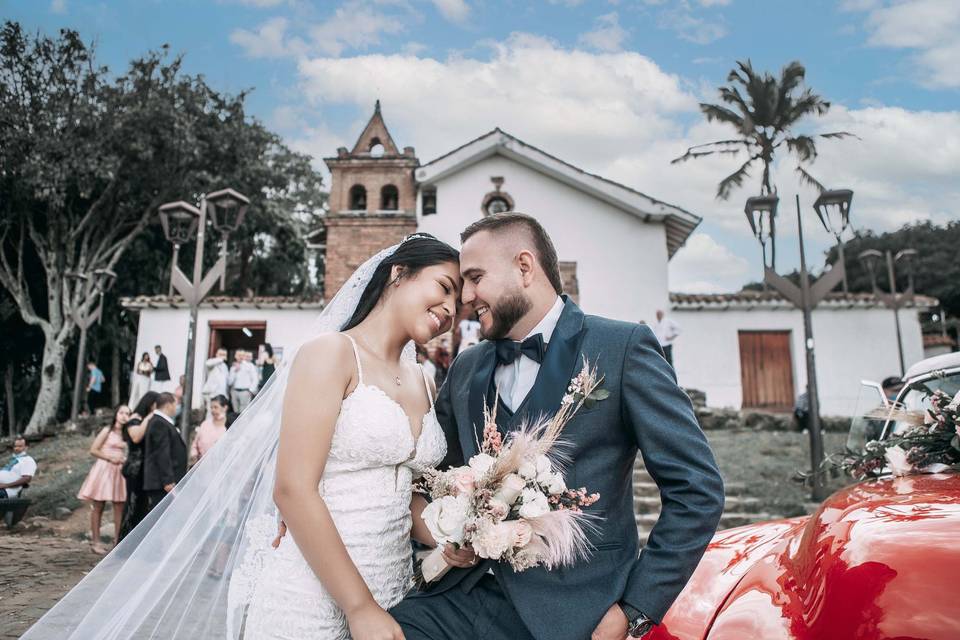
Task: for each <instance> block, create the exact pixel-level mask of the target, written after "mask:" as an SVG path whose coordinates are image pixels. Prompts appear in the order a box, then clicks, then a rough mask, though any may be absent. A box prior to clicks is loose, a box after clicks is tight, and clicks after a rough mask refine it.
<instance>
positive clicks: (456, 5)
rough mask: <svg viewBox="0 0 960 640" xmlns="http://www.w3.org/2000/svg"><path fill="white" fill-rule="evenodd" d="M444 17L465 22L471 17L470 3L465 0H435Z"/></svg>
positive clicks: (455, 21) (457, 21)
mask: <svg viewBox="0 0 960 640" xmlns="http://www.w3.org/2000/svg"><path fill="white" fill-rule="evenodd" d="M433 4H434V6H436V7H437V10H438V11H439V12H440V13H441V14H443V17H444V18H446V19H447V20H449V21H450V22H454V23H456V24H464V23H465V22H466V21H467V18H469V17H470V5H468V4H467V3H466V1H465V0H433Z"/></svg>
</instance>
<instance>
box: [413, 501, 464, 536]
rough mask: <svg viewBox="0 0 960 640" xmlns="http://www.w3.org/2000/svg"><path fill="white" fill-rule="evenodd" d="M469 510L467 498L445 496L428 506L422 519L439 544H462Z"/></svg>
mask: <svg viewBox="0 0 960 640" xmlns="http://www.w3.org/2000/svg"><path fill="white" fill-rule="evenodd" d="M469 510H470V499H469V498H468V497H467V496H464V495H460V496H444V497H443V498H440V499H439V500H434V501H433V502H431V503H430V504H428V505H427V506H426V508H424V510H423V513H422V515H421V516H420V517H421V518H423V521H424V523H426V525H427V529H429V530H430V535H432V536H433V539H434V540H436V541H437V544H448V543H454V544H462V543H463V527H464V525H465V524H466V522H467V514H468V512H469Z"/></svg>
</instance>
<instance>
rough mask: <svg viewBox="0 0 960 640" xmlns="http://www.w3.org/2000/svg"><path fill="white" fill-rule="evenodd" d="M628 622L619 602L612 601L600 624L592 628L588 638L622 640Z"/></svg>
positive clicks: (625, 633)
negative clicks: (612, 603)
mask: <svg viewBox="0 0 960 640" xmlns="http://www.w3.org/2000/svg"><path fill="white" fill-rule="evenodd" d="M629 627H630V623H629V621H628V620H627V616H626V615H624V613H623V609H621V608H620V605H619V604H616V603H614V605H613V606H612V607H610V608H609V609H607V612H606V613H605V614H603V618H601V620H600V624H598V625H597V628H596V629H594V630H593V634H592V635H591V636H590V640H624V638H626V637H627V630H628V628H629Z"/></svg>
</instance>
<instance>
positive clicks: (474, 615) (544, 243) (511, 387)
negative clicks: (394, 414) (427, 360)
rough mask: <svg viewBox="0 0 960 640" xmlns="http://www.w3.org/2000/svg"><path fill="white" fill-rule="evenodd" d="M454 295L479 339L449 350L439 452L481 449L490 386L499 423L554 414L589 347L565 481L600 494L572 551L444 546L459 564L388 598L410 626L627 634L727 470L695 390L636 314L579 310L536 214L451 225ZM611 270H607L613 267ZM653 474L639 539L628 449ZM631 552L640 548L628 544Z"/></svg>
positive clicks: (509, 635) (410, 630)
mask: <svg viewBox="0 0 960 640" xmlns="http://www.w3.org/2000/svg"><path fill="white" fill-rule="evenodd" d="M461 240H462V241H463V247H462V252H461V263H460V266H461V271H462V273H463V277H464V281H465V282H464V289H463V302H464V304H470V305H472V306H473V308H474V309H475V310H476V311H477V312H478V314H479V318H480V324H481V330H482V333H483V335H484V337H485V338H486V339H487V340H486V341H485V342H482V343H480V344H479V345H476V346H474V347H472V348H470V349H467V350H466V351H464V352H463V354H462V355H461V356H460V357H459V358H457V360H456V361H454V363H453V365H452V366H451V368H450V372H449V375H448V377H447V379H446V382H445V384H444V385H443V387H442V388H441V389H440V392H439V395H438V398H437V402H436V411H437V416H438V418H439V420H440V423H441V425H442V426H443V428H444V432H445V434H446V437H447V446H448V454H447V458H446V460H445V461H444V465H445V466H452V465H462V464H464V461H465V460H469V459H470V457H472V456H473V455H475V454H476V453H477V444H476V443H477V442H478V441H479V440H481V439H482V434H481V431H480V430H482V428H483V409H484V405H485V403H489V402H491V400H492V399H493V398H494V391H495V390H496V389H499V391H500V397H501V402H500V405H499V406H498V408H497V422H498V425H499V427H500V429H501V432H503V433H507V432H509V431H511V430H514V429H516V428H517V427H518V425H519V424H520V422H521V421H522V420H523V419H524V418H536V417H537V416H539V415H552V414H553V413H555V412H556V411H557V409H559V407H560V403H561V400H562V398H563V395H564V393H565V392H566V389H567V386H568V384H569V382H570V380H571V378H573V377H574V376H575V375H576V374H577V373H578V372H579V371H580V369H581V367H582V366H583V357H584V356H585V357H586V358H587V359H588V360H589V362H590V365H591V366H596V367H597V369H598V372H599V374H600V375H602V376H603V382H602V384H601V388H602V389H605V390H606V391H608V392H609V396H608V397H607V398H606V399H604V400H602V401H599V402H597V403H596V404H595V405H593V406H592V407H590V408H586V407H584V408H582V409H581V410H580V411H579V412H578V413H577V414H576V415H575V417H574V418H573V419H572V420H571V421H570V422H569V423H568V424H567V426H566V427H565V429H564V431H563V434H562V435H561V439H562V440H564V441H566V442H567V443H569V446H568V447H567V448H566V449H565V453H566V454H568V455H569V457H570V461H571V462H570V465H569V466H568V468H567V472H566V484H567V486H570V487H574V488H579V487H586V488H587V491H588V492H591V493H592V492H597V493H599V494H600V499H599V501H598V502H596V503H595V504H594V505H593V506H592V507H590V508H588V512H591V513H594V514H596V515H597V516H600V517H602V520H601V521H600V523H599V526H598V527H597V531H595V532H592V533H590V542H591V543H592V546H593V553H592V556H591V557H590V558H589V559H587V560H583V561H581V562H579V563H577V564H576V565H574V566H572V567H565V568H560V569H557V570H554V571H547V570H545V569H543V568H533V569H528V570H526V571H524V572H521V573H517V572H515V571H513V570H512V569H511V568H510V566H509V565H506V564H500V563H494V562H489V561H478V560H477V559H475V558H472V551H471V550H469V549H462V550H460V551H455V550H453V549H452V548H451V549H448V550H447V554H448V558H450V559H451V560H452V561H451V562H450V564H451V565H453V566H463V564H464V563H465V559H464V556H471V557H469V558H468V559H467V560H466V562H471V563H472V564H473V566H470V567H467V568H454V569H452V570H451V571H450V572H449V573H447V574H446V576H444V577H443V578H441V579H440V580H438V581H437V582H436V583H434V584H432V585H428V587H427V589H426V590H424V591H421V592H418V593H414V594H411V595H410V596H408V597H407V598H406V599H405V600H404V601H403V602H401V603H400V604H399V605H397V606H396V607H394V608H393V609H392V610H391V611H390V613H391V614H392V615H393V616H394V617H395V618H396V619H397V621H398V622H399V624H400V626H401V627H402V628H403V632H404V635H405V637H406V638H407V640H428V639H429V640H441V639H451V640H452V639H454V638H457V639H459V638H485V639H487V638H489V639H491V640H508V639H509V640H529V639H533V638H535V639H536V640H584V639H586V638H594V640H608V639H612V640H623V639H624V638H626V637H627V635H628V634H629V635H630V636H631V637H642V636H643V635H645V634H646V633H648V632H649V631H650V629H651V628H652V627H653V626H654V625H655V624H656V623H659V622H660V620H661V619H662V618H663V616H664V614H665V613H666V612H667V610H668V609H669V607H670V605H671V604H672V603H673V601H674V600H675V599H676V597H677V596H678V595H679V593H680V591H681V590H682V589H683V587H684V585H685V584H686V582H687V580H688V579H689V577H690V575H691V574H692V573H693V570H694V569H695V568H696V566H697V564H698V563H699V561H700V558H701V556H702V554H703V552H704V550H705V549H706V547H707V544H708V543H709V542H710V539H711V538H712V537H713V534H714V533H715V531H716V528H717V525H718V523H719V520H720V516H721V515H722V512H723V503H724V490H723V481H722V479H721V476H720V473H719V471H718V469H717V465H716V462H715V461H714V457H713V454H712V452H711V451H710V447H709V445H708V444H707V441H706V438H705V437H704V435H703V432H702V431H701V430H700V428H699V426H698V424H697V421H696V419H695V417H694V413H693V409H692V407H691V404H690V400H689V398H688V397H687V396H686V394H684V392H683V391H682V390H681V389H680V388H679V387H678V386H677V383H676V378H675V375H674V372H673V368H672V367H671V366H670V365H669V364H668V363H667V361H666V360H665V359H664V357H663V352H662V350H661V349H660V346H659V343H658V342H657V339H656V337H655V336H654V335H653V332H652V331H651V330H650V328H649V327H647V326H646V325H639V324H636V323H627V322H619V321H615V320H609V319H606V318H601V317H597V316H588V315H584V313H583V312H582V311H581V310H580V309H579V308H578V307H577V305H576V304H574V303H573V302H572V301H571V300H570V299H569V298H566V297H565V296H561V291H562V281H561V279H560V271H559V266H558V262H557V254H556V250H555V249H554V247H553V244H552V242H551V241H550V238H549V236H548V235H547V234H546V232H545V231H544V230H543V228H542V227H541V226H540V224H539V223H538V222H537V221H536V220H535V219H534V218H531V217H529V216H525V215H523V214H517V213H507V214H496V215H492V216H489V217H487V218H484V219H483V220H480V221H479V222H476V223H474V224H473V225H471V226H470V227H468V228H467V229H466V230H465V231H464V232H463V234H462V235H461ZM616 276H617V274H610V277H611V278H614V277H616ZM638 451H639V452H640V453H641V454H642V455H643V459H644V462H645V463H646V467H647V470H648V471H649V473H650V475H651V476H653V478H654V480H655V481H656V483H657V485H658V486H659V487H660V495H661V500H662V503H663V506H662V511H661V514H660V518H659V520H658V522H657V524H656V525H655V526H654V528H653V530H652V531H651V532H650V536H649V539H648V541H647V544H646V546H645V547H644V549H643V551H642V552H640V551H639V537H638V534H637V525H636V521H635V517H634V511H633V482H632V480H633V465H634V461H635V459H636V455H637V452H638ZM638 552H639V554H638Z"/></svg>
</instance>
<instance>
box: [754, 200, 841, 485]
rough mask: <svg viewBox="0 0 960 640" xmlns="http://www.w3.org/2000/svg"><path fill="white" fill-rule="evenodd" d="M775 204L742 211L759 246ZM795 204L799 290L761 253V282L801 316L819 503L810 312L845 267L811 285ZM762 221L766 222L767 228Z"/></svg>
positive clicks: (820, 459) (817, 410)
mask: <svg viewBox="0 0 960 640" xmlns="http://www.w3.org/2000/svg"><path fill="white" fill-rule="evenodd" d="M844 191H845V192H846V193H847V194H848V196H847V202H846V205H845V211H846V212H847V215H848V214H849V208H850V200H851V199H852V198H853V192H852V191H849V190H844ZM828 193H829V192H828ZM834 193H841V192H834ZM777 202H778V198H777V197H776V196H759V197H756V198H748V199H747V205H746V207H745V212H746V214H747V219H748V220H750V223H751V224H750V226H751V228H752V229H753V230H754V235H756V236H757V239H758V240H759V241H760V243H761V245H763V244H764V242H765V240H764V238H762V237H761V236H760V233H759V232H760V231H762V230H763V229H768V230H769V232H770V233H771V235H772V231H773V222H772V221H773V219H774V217H775V216H776V211H777ZM796 203H797V232H798V234H799V242H800V286H799V287H798V286H797V285H795V284H793V283H792V282H790V281H789V280H787V279H786V278H784V277H783V276H781V275H780V274H778V273H777V272H776V271H774V269H773V268H772V267H771V266H768V265H767V264H766V252H764V274H763V281H764V284H765V285H766V286H769V287H770V288H772V289H774V290H775V291H777V292H778V293H780V295H782V296H783V297H784V298H786V299H787V301H789V302H790V303H791V304H793V306H794V307H796V308H798V309H800V310H801V311H802V312H803V333H804V350H805V352H806V368H807V402H808V403H809V408H810V423H809V430H810V464H811V468H812V470H813V473H812V474H811V479H812V482H813V487H812V497H813V499H814V500H816V501H818V502H819V501H821V500H823V499H824V498H826V497H827V496H826V487H825V486H824V482H823V478H822V477H821V474H819V473H817V471H818V470H819V469H820V466H821V464H822V463H823V434H822V431H821V427H820V398H819V395H818V393H817V367H816V358H815V354H814V348H813V347H814V345H813V320H812V316H813V309H814V308H816V306H817V304H819V303H820V301H821V300H823V299H824V297H826V295H827V293H829V292H830V291H831V290H832V289H834V288H835V287H836V286H837V284H838V283H839V282H840V280H842V279H843V278H844V266H843V262H842V261H841V262H839V263H838V264H836V265H834V266H833V268H832V269H830V271H828V272H827V273H825V274H824V275H823V276H822V277H821V278H820V279H819V280H817V282H815V283H814V284H810V273H809V271H808V270H807V258H806V252H805V251H804V246H803V221H802V220H801V216H800V196H796ZM818 215H819V211H818ZM764 219H768V220H769V222H768V223H766V226H765V224H764Z"/></svg>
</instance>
